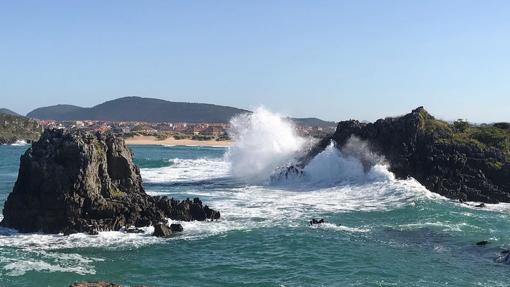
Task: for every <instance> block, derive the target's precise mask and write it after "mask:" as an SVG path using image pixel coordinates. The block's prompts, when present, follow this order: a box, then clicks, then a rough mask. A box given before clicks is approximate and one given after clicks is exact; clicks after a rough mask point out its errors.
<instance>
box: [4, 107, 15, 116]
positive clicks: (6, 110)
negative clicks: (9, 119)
mask: <svg viewBox="0 0 510 287" xmlns="http://www.w3.org/2000/svg"><path fill="white" fill-rule="evenodd" d="M0 114H8V115H12V116H19V114H18V113H16V112H13V111H11V110H9V109H2V108H0Z"/></svg>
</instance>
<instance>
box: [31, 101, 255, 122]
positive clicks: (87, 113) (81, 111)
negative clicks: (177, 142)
mask: <svg viewBox="0 0 510 287" xmlns="http://www.w3.org/2000/svg"><path fill="white" fill-rule="evenodd" d="M245 112H248V111H247V110H242V109H237V108H233V107H227V106H218V105H212V104H200V103H184V102H170V101H165V100H160V99H153V98H140V97H125V98H120V99H116V100H112V101H107V102H104V103H102V104H99V105H97V106H94V107H91V108H81V107H77V106H71V105H56V106H50V107H43V108H38V109H36V110H33V111H32V112H30V113H28V114H27V116H28V117H31V118H36V119H51V120H104V121H143V122H188V123H199V122H209V123H227V122H228V121H229V120H230V119H231V118H232V117H233V116H235V115H237V114H241V113H245Z"/></svg>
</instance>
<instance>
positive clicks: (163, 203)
mask: <svg viewBox="0 0 510 287" xmlns="http://www.w3.org/2000/svg"><path fill="white" fill-rule="evenodd" d="M154 199H155V201H156V205H157V207H158V208H159V209H160V210H161V211H163V212H164V214H165V216H166V217H168V218H171V219H173V220H182V221H194V220H198V221H204V220H207V219H209V220H211V221H212V220H215V219H219V218H220V212H219V211H215V210H212V209H210V208H209V206H207V205H205V206H204V205H203V204H202V201H201V200H200V199H199V198H194V199H193V201H191V200H190V199H189V198H187V199H185V200H183V201H179V200H175V199H173V198H168V197H166V196H157V197H155V198H154Z"/></svg>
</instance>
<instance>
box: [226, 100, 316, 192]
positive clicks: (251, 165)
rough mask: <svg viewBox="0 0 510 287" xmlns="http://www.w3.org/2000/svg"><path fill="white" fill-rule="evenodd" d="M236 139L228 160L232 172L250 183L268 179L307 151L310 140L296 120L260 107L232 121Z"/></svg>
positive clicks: (232, 136)
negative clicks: (294, 124)
mask: <svg viewBox="0 0 510 287" xmlns="http://www.w3.org/2000/svg"><path fill="white" fill-rule="evenodd" d="M228 133H229V135H230V137H231V138H232V139H233V143H232V146H231V147H230V148H229V149H228V152H227V154H226V160H227V161H228V162H230V163H231V169H232V175H233V176H235V177H237V178H241V179H243V180H244V181H246V182H250V183H260V182H264V181H267V180H268V179H269V176H270V175H271V173H273V171H274V170H275V169H276V168H277V167H279V166H283V165H287V164H289V163H290V162H291V161H292V160H293V159H294V158H295V157H296V156H297V155H298V154H299V153H300V152H302V151H303V150H304V147H305V146H306V145H307V143H308V140H307V139H306V138H303V137H300V136H298V135H297V133H296V130H295V128H294V126H293V125H292V123H291V122H290V121H288V120H286V119H284V118H282V117H281V116H279V115H278V114H274V113H271V112H269V111H268V110H266V109H264V108H262V107H259V108H257V109H256V110H255V111H254V112H253V113H252V114H242V115H239V116H237V117H234V118H233V119H232V120H231V121H230V129H229V131H228Z"/></svg>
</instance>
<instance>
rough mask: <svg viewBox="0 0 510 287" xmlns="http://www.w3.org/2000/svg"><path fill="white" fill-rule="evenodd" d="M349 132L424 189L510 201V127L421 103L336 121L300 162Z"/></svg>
mask: <svg viewBox="0 0 510 287" xmlns="http://www.w3.org/2000/svg"><path fill="white" fill-rule="evenodd" d="M464 123H465V122H464ZM465 124H467V123H465ZM498 126H503V125H501V124H500V125H498ZM505 127H506V125H505ZM353 137H355V138H358V139H360V140H362V141H365V142H367V143H368V146H369V148H370V150H372V151H373V152H375V153H377V154H380V155H383V156H384V158H385V160H386V161H387V162H388V163H389V166H390V170H391V171H392V172H393V173H394V174H395V176H396V177H397V178H404V179H405V178H408V177H413V178H415V179H416V180H417V181H418V182H420V183H421V184H422V185H424V186H425V187H426V188H427V189H428V190H430V191H432V192H436V193H439V194H441V195H443V196H446V197H449V198H452V199H458V200H460V201H462V202H463V201H479V202H485V203H497V202H510V162H509V158H510V150H509V149H510V148H509V145H510V144H509V141H510V131H509V130H505V129H501V128H499V127H497V126H496V127H495V126H472V125H469V124H467V125H463V122H459V124H458V125H456V124H453V125H452V124H448V123H447V122H444V121H440V120H437V119H435V118H434V117H432V116H431V115H430V114H429V113H428V112H427V111H425V109H423V107H420V108H417V109H415V110H413V111H412V112H411V113H410V114H407V115H404V116H401V117H396V118H385V119H380V120H377V121H376V122H374V123H361V122H359V121H356V120H350V121H343V122H340V123H339V124H338V126H337V129H336V132H335V133H334V135H333V136H332V137H329V138H325V139H323V140H322V141H321V142H320V143H319V144H317V145H316V146H315V147H314V148H313V149H312V151H311V152H310V153H309V154H308V155H307V156H305V157H303V158H302V159H301V160H300V163H299V164H298V166H301V167H303V166H305V165H306V164H307V163H308V162H309V161H310V160H311V158H313V157H314V156H315V155H317V154H318V153H320V152H321V151H322V150H324V149H325V148H326V147H327V145H329V143H330V142H331V140H333V141H334V142H335V143H336V146H337V147H339V148H342V147H344V145H345V144H346V143H348V141H349V140H350V139H352V138H353Z"/></svg>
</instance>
